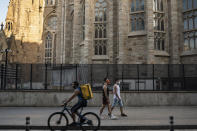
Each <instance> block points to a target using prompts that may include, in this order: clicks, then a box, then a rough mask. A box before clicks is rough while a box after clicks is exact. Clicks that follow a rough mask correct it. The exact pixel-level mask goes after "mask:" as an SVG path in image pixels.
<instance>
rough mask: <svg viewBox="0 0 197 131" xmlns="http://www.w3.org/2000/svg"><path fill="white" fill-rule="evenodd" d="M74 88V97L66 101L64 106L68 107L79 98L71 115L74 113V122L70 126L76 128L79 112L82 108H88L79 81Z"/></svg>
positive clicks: (73, 85)
mask: <svg viewBox="0 0 197 131" xmlns="http://www.w3.org/2000/svg"><path fill="white" fill-rule="evenodd" d="M72 87H73V88H74V89H75V90H74V93H73V95H72V96H71V97H70V98H69V99H68V100H67V101H64V105H67V104H68V103H69V102H70V101H72V100H73V99H74V98H75V97H76V96H77V97H78V102H77V103H76V104H75V105H74V106H73V107H72V108H71V113H72V119H73V122H72V123H71V124H70V126H75V125H77V123H76V114H77V111H78V110H79V109H80V108H82V107H86V106H87V100H85V99H84V98H83V95H82V92H81V88H80V86H79V83H78V82H77V81H75V82H73V83H72Z"/></svg>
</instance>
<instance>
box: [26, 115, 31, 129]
mask: <svg viewBox="0 0 197 131" xmlns="http://www.w3.org/2000/svg"><path fill="white" fill-rule="evenodd" d="M29 125H30V117H26V130H25V131H29Z"/></svg>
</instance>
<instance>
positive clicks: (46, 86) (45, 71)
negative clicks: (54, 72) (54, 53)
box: [44, 64, 47, 90]
mask: <svg viewBox="0 0 197 131" xmlns="http://www.w3.org/2000/svg"><path fill="white" fill-rule="evenodd" d="M44 89H45V90H47V64H45V87H44Z"/></svg>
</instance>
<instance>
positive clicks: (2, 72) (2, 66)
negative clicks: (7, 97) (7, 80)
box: [1, 64, 4, 90]
mask: <svg viewBox="0 0 197 131" xmlns="http://www.w3.org/2000/svg"><path fill="white" fill-rule="evenodd" d="M3 68H4V65H3V64H1V89H2V90H3V82H4V81H3V80H4V79H3V74H4V70H3Z"/></svg>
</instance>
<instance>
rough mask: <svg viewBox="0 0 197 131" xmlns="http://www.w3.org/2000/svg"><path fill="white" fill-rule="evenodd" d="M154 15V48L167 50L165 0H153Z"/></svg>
mask: <svg viewBox="0 0 197 131" xmlns="http://www.w3.org/2000/svg"><path fill="white" fill-rule="evenodd" d="M153 11H154V14H153V17H154V22H153V25H154V48H155V50H162V51H164V50H165V22H164V19H165V12H164V0H153Z"/></svg>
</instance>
